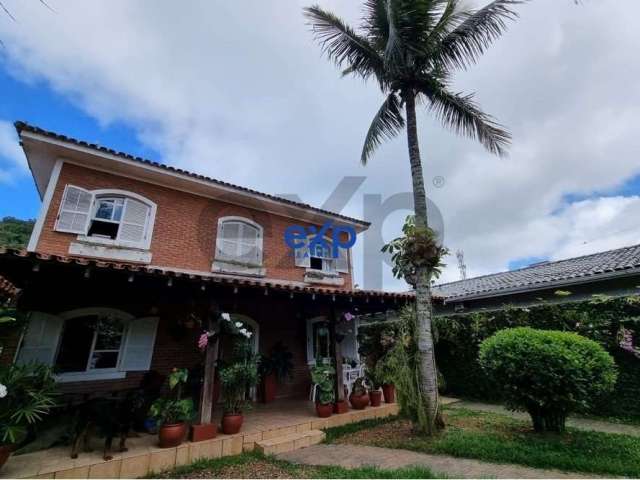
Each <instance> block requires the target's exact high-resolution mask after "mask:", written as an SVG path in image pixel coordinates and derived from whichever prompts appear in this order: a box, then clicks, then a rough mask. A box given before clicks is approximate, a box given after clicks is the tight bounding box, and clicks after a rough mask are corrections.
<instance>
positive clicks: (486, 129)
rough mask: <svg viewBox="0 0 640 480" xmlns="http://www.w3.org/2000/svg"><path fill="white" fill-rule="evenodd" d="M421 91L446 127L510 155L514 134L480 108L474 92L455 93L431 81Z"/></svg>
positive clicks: (422, 86) (501, 154) (490, 150)
mask: <svg viewBox="0 0 640 480" xmlns="http://www.w3.org/2000/svg"><path fill="white" fill-rule="evenodd" d="M419 91H420V93H421V94H423V95H424V96H425V97H427V99H428V100H429V102H430V105H429V107H428V108H429V110H430V111H431V112H432V113H433V114H434V115H435V116H436V117H437V118H438V119H439V120H440V121H441V122H442V124H443V125H444V126H445V127H446V128H449V129H451V130H453V131H454V132H455V133H457V134H459V135H464V136H466V137H469V138H472V139H474V140H478V141H479V142H480V143H481V144H482V145H483V146H484V147H485V148H486V149H487V150H488V151H489V152H491V153H493V154H496V155H499V156H505V155H506V154H507V148H508V146H509V145H510V143H511V134H510V133H509V132H508V131H506V130H505V129H504V127H503V126H502V125H500V124H498V123H497V122H496V121H495V120H494V118H493V117H492V116H491V115H488V114H486V113H484V112H483V111H482V110H481V109H480V107H479V106H478V104H477V103H476V102H475V101H474V100H473V94H466V95H465V94H462V93H452V92H449V91H448V90H447V89H446V88H445V87H444V86H443V85H442V84H440V83H438V82H435V81H428V80H425V81H423V82H422V84H421V85H420V86H419Z"/></svg>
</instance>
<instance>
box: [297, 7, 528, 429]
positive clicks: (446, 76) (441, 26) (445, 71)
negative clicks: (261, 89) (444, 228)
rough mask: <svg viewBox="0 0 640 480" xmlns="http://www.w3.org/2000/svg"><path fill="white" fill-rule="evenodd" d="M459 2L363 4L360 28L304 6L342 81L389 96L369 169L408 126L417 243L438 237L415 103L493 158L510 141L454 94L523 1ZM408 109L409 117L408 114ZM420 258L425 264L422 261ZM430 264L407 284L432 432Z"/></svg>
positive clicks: (372, 130) (377, 119) (374, 130)
mask: <svg viewBox="0 0 640 480" xmlns="http://www.w3.org/2000/svg"><path fill="white" fill-rule="evenodd" d="M462 3H463V2H461V1H460V0H365V1H364V4H363V19H362V24H361V28H360V30H356V29H354V28H352V27H350V26H349V25H347V24H346V23H345V22H344V21H343V20H341V19H340V18H339V17H337V16H336V15H334V14H333V13H331V12H328V11H326V10H323V9H322V8H320V7H319V6H312V7H309V8H305V9H304V12H305V15H306V17H307V18H308V20H309V23H310V25H311V26H312V29H313V32H314V34H315V37H316V39H317V40H318V41H319V43H320V45H321V47H322V49H323V50H324V52H325V53H326V54H327V56H328V57H329V59H330V60H332V61H333V62H335V63H336V64H337V66H338V67H340V68H343V74H344V75H355V76H359V77H361V78H363V79H364V80H367V79H370V78H374V79H375V80H376V82H377V84H378V86H379V87H380V90H381V91H382V92H383V94H384V95H385V96H386V98H385V99H384V101H383V103H382V106H381V107H380V109H379V110H378V112H377V113H376V115H375V116H374V117H373V121H372V123H371V126H370V127H369V131H368V132H367V135H366V137H365V142H364V147H363V149H362V155H361V159H360V160H361V162H362V163H363V164H366V163H367V161H368V160H369V159H370V157H371V155H372V154H373V152H374V151H375V149H376V148H377V147H378V146H379V145H380V144H381V143H382V141H383V140H388V139H390V138H393V137H395V136H396V135H398V133H400V131H401V130H402V129H403V128H404V127H405V126H406V128H407V144H408V149H409V161H410V165H411V177H412V182H413V197H414V208H415V228H413V233H414V234H415V238H413V239H410V241H415V243H416V244H421V243H424V244H425V246H428V244H429V242H430V238H432V237H433V234H432V233H431V232H430V230H429V223H428V218H427V197H426V193H425V186H424V178H423V172H422V161H421V158H420V148H419V143H418V127H417V122H416V103H418V104H421V105H424V106H425V108H426V109H427V111H428V112H429V113H431V114H433V115H434V116H435V117H437V118H438V119H439V120H440V121H441V122H442V124H443V125H444V126H445V127H447V128H450V129H452V130H453V131H454V132H456V133H458V134H461V135H464V136H467V137H470V138H473V139H476V140H478V141H479V142H480V143H482V145H484V147H485V148H486V149H487V150H488V151H489V152H491V153H494V154H498V155H503V154H504V153H505V149H506V147H507V146H508V145H509V142H510V138H511V137H510V135H509V133H508V132H506V131H505V130H504V129H503V128H502V127H501V126H500V125H498V124H497V123H496V122H495V121H494V120H493V118H492V117H491V116H489V115H487V114H486V113H484V112H483V111H482V110H481V109H480V107H479V106H478V105H477V104H476V103H475V102H474V100H473V94H463V93H455V92H452V91H451V90H450V87H451V84H452V79H453V73H454V72H455V71H456V70H464V69H466V68H467V67H469V66H470V65H472V64H474V63H475V62H476V61H477V60H478V58H479V57H480V56H481V55H482V54H483V53H484V51H485V50H486V49H487V48H488V47H489V45H490V44H491V43H492V42H493V41H494V40H496V39H497V38H499V37H500V35H501V34H502V33H503V32H504V30H505V29H506V21H507V20H514V19H515V18H516V17H517V14H516V13H515V12H514V11H513V10H512V8H511V7H512V6H513V5H515V4H518V3H521V2H520V1H519V0H495V1H493V2H491V3H489V4H488V5H487V6H485V7H484V8H481V9H479V10H472V9H469V8H467V7H465V6H463V5H462ZM403 110H404V111H403ZM417 260H420V259H417ZM429 264H433V259H421V261H418V262H417V263H416V264H415V268H413V269H412V270H413V272H414V275H413V276H412V278H411V280H410V283H412V284H413V285H414V287H415V290H416V314H417V339H416V340H417V344H418V356H419V362H420V375H419V380H418V382H419V385H418V387H419V388H418V389H417V390H418V391H419V392H420V394H421V395H422V396H423V404H424V405H425V408H426V412H425V416H426V418H427V421H426V422H425V425H424V426H423V427H422V430H424V431H425V433H432V432H433V431H434V429H435V426H436V420H437V418H438V384H437V374H436V371H437V370H436V363H435V355H434V344H433V335H432V330H431V317H432V311H431V291H430V283H431V278H432V273H433V272H432V271H431V270H430V268H429Z"/></svg>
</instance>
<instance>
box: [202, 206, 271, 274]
mask: <svg viewBox="0 0 640 480" xmlns="http://www.w3.org/2000/svg"><path fill="white" fill-rule="evenodd" d="M225 222H241V223H246V224H249V225H251V226H252V227H255V228H256V229H257V230H258V239H259V242H258V247H259V249H260V263H257V264H256V263H248V262H233V261H229V260H227V259H221V258H217V255H218V252H219V251H221V250H222V236H221V235H220V232H221V231H222V225H223V224H224V223H225ZM211 270H212V271H214V272H222V273H225V272H226V273H234V274H250V275H256V276H265V275H266V269H265V268H264V228H262V225H260V224H259V223H257V222H255V221H253V220H251V219H250V218H247V217H238V216H227V217H220V218H218V227H217V230H216V243H215V252H214V260H213V264H212V265H211Z"/></svg>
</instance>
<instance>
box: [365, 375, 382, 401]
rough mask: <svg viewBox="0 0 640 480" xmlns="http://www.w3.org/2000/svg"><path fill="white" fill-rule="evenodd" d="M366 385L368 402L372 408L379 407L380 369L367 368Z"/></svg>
mask: <svg viewBox="0 0 640 480" xmlns="http://www.w3.org/2000/svg"><path fill="white" fill-rule="evenodd" d="M366 376H367V384H368V385H369V400H370V401H371V406H372V407H379V406H380V405H381V404H382V389H381V387H382V383H383V382H382V375H381V372H380V368H378V366H377V365H376V366H374V367H372V368H367V373H366Z"/></svg>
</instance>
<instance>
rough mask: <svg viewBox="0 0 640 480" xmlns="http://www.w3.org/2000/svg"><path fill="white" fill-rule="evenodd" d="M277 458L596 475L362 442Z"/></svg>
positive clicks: (484, 472) (511, 474) (454, 471)
mask: <svg viewBox="0 0 640 480" xmlns="http://www.w3.org/2000/svg"><path fill="white" fill-rule="evenodd" d="M277 457H278V458H280V459H282V460H287V461H289V462H293V463H297V464H303V465H340V466H342V467H346V468H354V467H362V466H377V467H380V468H402V467H408V466H413V465H419V466H424V467H428V468H429V469H431V470H432V471H433V473H434V474H436V475H438V474H444V475H446V476H448V477H453V478H598V477H597V476H590V475H588V474H583V473H567V472H563V471H561V470H543V469H538V468H529V467H521V466H518V465H511V464H494V463H487V462H482V461H480V460H471V459H466V458H457V457H452V456H449V455H431V454H427V453H417V452H411V451H408V450H396V449H391V448H379V447H368V446H363V445H345V444H340V445H336V444H333V445H314V446H312V447H308V448H301V449H299V450H294V451H292V452H287V453H281V454H279V455H277Z"/></svg>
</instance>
